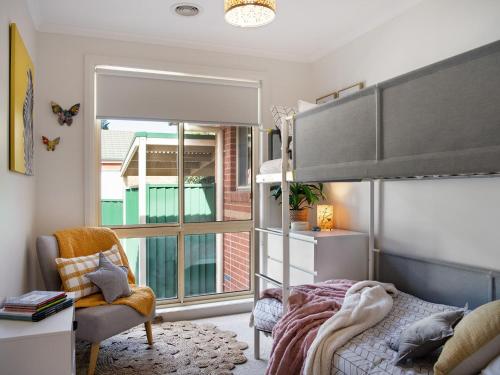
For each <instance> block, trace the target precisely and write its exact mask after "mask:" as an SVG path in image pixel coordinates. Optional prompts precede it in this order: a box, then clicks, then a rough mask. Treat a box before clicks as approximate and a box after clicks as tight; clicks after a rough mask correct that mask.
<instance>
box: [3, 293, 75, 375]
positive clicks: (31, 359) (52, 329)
mask: <svg viewBox="0 0 500 375" xmlns="http://www.w3.org/2000/svg"><path fill="white" fill-rule="evenodd" d="M71 295H72V293H68V297H70V296H71ZM74 315H75V307H74V306H71V307H68V308H66V309H64V310H62V311H60V312H58V313H57V314H55V315H52V316H49V317H48V318H45V319H43V320H41V321H39V322H24V321H16V320H3V319H1V320H0V373H1V374H9V375H18V374H19V375H27V374H41V375H45V374H47V375H49V374H50V375H68V374H74V373H75V335H74V331H73V321H74Z"/></svg>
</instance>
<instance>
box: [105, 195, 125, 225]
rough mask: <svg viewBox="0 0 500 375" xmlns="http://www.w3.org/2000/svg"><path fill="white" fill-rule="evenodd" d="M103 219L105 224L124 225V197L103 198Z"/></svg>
mask: <svg viewBox="0 0 500 375" xmlns="http://www.w3.org/2000/svg"><path fill="white" fill-rule="evenodd" d="M101 220H102V223H103V224H104V225H122V224H123V200H122V199H103V200H101Z"/></svg>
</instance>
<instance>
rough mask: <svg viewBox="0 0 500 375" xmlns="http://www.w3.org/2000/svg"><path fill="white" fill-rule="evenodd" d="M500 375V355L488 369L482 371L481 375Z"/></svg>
mask: <svg viewBox="0 0 500 375" xmlns="http://www.w3.org/2000/svg"><path fill="white" fill-rule="evenodd" d="M498 374H500V355H499V356H498V357H496V358H495V359H494V360H493V361H491V362H490V363H489V364H488V366H486V368H484V369H483V371H481V375H498Z"/></svg>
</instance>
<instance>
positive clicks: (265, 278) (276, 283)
mask: <svg viewBox="0 0 500 375" xmlns="http://www.w3.org/2000/svg"><path fill="white" fill-rule="evenodd" d="M255 276H256V277H258V278H259V279H262V280H266V281H269V282H270V283H272V284H274V285H276V286H278V287H280V288H281V287H282V286H283V283H280V282H279V281H277V280H274V279H272V278H270V277H269V276H266V275H263V274H261V273H256V274H255Z"/></svg>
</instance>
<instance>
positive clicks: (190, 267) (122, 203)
mask: <svg viewBox="0 0 500 375" xmlns="http://www.w3.org/2000/svg"><path fill="white" fill-rule="evenodd" d="M100 129H101V132H100V134H101V142H100V144H101V151H100V155H101V162H100V171H101V172H100V181H101V189H100V206H101V225H103V226H110V227H113V229H114V230H115V231H116V232H117V234H118V236H119V237H120V240H121V242H122V245H123V247H124V249H125V251H126V253H127V256H128V258H129V263H130V266H131V268H132V270H133V271H134V273H135V275H136V277H137V278H138V280H139V282H140V283H142V284H147V285H149V286H150V287H151V288H152V289H153V290H154V292H155V294H156V296H157V297H158V299H159V301H160V303H161V301H163V303H179V302H180V303H183V302H186V301H192V300H197V299H211V298H218V296H220V295H222V294H227V293H231V295H234V294H235V293H240V294H245V293H248V292H250V290H251V288H252V285H251V277H250V274H251V263H250V261H251V258H252V257H251V254H252V250H251V249H252V246H251V241H252V235H251V229H252V227H253V222H252V197H251V181H252V180H251V179H252V169H251V155H252V142H251V141H252V129H251V128H250V127H236V126H227V125H224V126H223V125H214V124H210V125H206V124H188V123H168V122H155V121H132V120H113V119H108V120H103V121H101V123H100ZM240 141H241V142H242V145H240ZM240 172H241V173H240ZM242 186H244V187H245V190H243V191H240V187H242Z"/></svg>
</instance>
